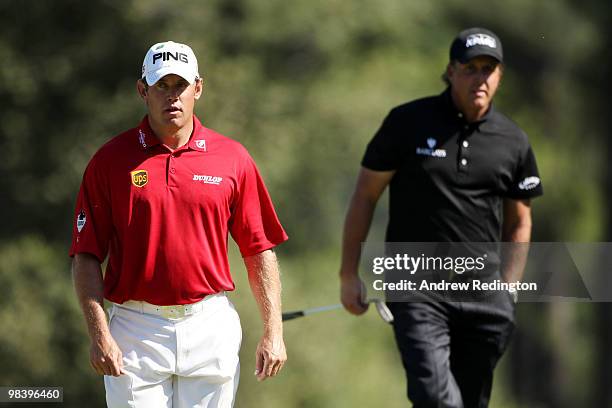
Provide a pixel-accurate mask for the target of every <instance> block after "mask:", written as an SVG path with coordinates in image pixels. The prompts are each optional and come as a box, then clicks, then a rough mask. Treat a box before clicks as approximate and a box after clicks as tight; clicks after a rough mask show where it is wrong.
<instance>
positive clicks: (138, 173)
mask: <svg viewBox="0 0 612 408" xmlns="http://www.w3.org/2000/svg"><path fill="white" fill-rule="evenodd" d="M130 174H131V175H132V184H133V185H135V186H136V187H142V186H144V185H145V184H147V182H148V181H149V173H147V171H146V170H134V171H133V172H131V173H130Z"/></svg>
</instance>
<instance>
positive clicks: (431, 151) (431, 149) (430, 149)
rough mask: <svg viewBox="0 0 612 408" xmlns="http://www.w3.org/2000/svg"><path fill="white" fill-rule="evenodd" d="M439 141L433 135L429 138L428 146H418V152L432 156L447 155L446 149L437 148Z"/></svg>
mask: <svg viewBox="0 0 612 408" xmlns="http://www.w3.org/2000/svg"><path fill="white" fill-rule="evenodd" d="M437 143H438V141H437V140H436V139H434V138H433V137H428V138H427V147H417V148H416V154H418V155H421V156H431V157H446V149H435V147H436V144H437Z"/></svg>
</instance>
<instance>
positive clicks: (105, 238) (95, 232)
mask: <svg viewBox="0 0 612 408" xmlns="http://www.w3.org/2000/svg"><path fill="white" fill-rule="evenodd" d="M105 176H106V175H105V174H104V172H103V171H102V169H101V168H100V166H99V162H98V160H97V159H96V156H94V158H93V159H92V160H91V162H90V163H89V165H88V166H87V169H86V170H85V174H84V175H83V181H82V183H81V188H80V190H79V194H78V196H77V202H76V207H75V211H74V224H73V227H72V245H71V247H70V253H69V255H70V256H74V255H76V254H78V253H89V254H92V255H94V256H95V257H96V258H98V261H100V263H102V262H103V261H104V259H105V258H106V255H107V253H108V246H109V241H110V237H111V233H112V212H111V207H110V200H109V191H108V183H107V178H106V177H105Z"/></svg>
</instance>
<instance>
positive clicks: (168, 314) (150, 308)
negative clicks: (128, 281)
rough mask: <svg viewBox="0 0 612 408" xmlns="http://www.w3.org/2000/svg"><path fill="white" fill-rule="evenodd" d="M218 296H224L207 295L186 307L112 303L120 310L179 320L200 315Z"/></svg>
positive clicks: (132, 301) (134, 302)
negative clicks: (209, 302) (207, 304)
mask: <svg viewBox="0 0 612 408" xmlns="http://www.w3.org/2000/svg"><path fill="white" fill-rule="evenodd" d="M219 296H225V292H219V293H215V294H214V295H208V296H206V297H205V298H204V299H202V300H200V301H198V302H196V303H191V304H188V305H170V306H160V305H154V304H151V303H147V302H142V301H139V300H128V301H126V302H123V303H121V304H119V303H114V305H115V306H117V307H120V308H124V309H129V310H134V311H136V312H140V313H148V314H153V315H157V316H161V317H164V318H166V319H179V318H181V317H185V316H191V315H194V314H196V313H200V312H201V311H202V310H204V307H205V305H206V303H207V302H208V301H210V300H211V299H212V298H215V297H219Z"/></svg>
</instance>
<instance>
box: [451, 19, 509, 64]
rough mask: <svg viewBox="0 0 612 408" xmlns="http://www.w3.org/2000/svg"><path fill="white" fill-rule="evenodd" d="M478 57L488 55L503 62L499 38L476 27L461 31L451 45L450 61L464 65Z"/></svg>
mask: <svg viewBox="0 0 612 408" xmlns="http://www.w3.org/2000/svg"><path fill="white" fill-rule="evenodd" d="M480 55H488V56H490V57H493V58H495V59H496V60H498V61H499V62H504V53H503V50H502V44H501V41H500V39H499V37H498V36H497V35H495V33H494V32H493V31H490V30H487V29H486V28H477V27H476V28H468V29H467V30H463V31H462V32H460V33H459V34H458V35H457V37H455V39H454V40H453V43H452V44H451V49H450V59H451V61H453V60H458V61H459V62H461V63H462V64H465V63H466V62H468V61H469V60H471V59H472V58H474V57H478V56H480Z"/></svg>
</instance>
